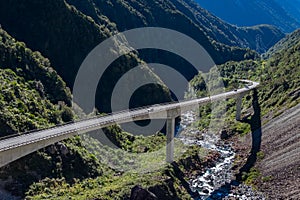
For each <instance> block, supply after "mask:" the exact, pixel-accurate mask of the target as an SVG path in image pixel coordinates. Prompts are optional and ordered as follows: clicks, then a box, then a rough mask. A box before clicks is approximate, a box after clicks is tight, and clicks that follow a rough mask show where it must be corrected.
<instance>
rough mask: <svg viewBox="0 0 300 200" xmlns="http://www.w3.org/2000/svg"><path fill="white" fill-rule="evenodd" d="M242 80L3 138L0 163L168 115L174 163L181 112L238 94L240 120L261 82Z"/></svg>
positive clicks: (168, 148) (169, 147)
mask: <svg viewBox="0 0 300 200" xmlns="http://www.w3.org/2000/svg"><path fill="white" fill-rule="evenodd" d="M241 81H242V82H245V84H246V85H245V87H244V88H241V89H237V90H234V91H230V92H225V93H221V94H217V95H214V96H210V97H205V98H200V99H193V100H187V101H182V102H176V103H169V104H157V105H153V106H148V107H144V108H138V109H134V110H125V111H121V112H117V113H112V114H111V115H107V116H98V117H94V118H91V119H85V120H82V121H78V122H73V123H70V124H65V125H61V126H56V127H52V128H49V129H44V130H37V131H35V132H31V133H28V134H23V135H19V136H15V137H11V138H7V139H3V140H0V167H3V166H5V165H7V164H9V163H11V162H13V161H15V160H17V159H19V158H21V157H23V156H26V155H28V154H30V153H32V152H35V151H37V150H39V149H42V148H44V147H47V146H49V145H51V144H54V143H56V142H59V141H62V140H64V139H67V138H70V137H72V136H74V135H78V134H83V133H87V132H89V131H93V130H97V129H101V128H104V127H107V126H110V125H113V124H116V123H117V124H122V123H127V122H132V121H139V120H146V119H167V126H166V127H167V146H166V161H167V162H169V163H171V162H173V159H174V157H173V155H174V140H173V139H174V132H175V118H176V117H179V116H180V115H181V113H184V112H186V111H189V110H194V109H197V108H199V106H201V105H205V104H208V103H212V102H217V101H220V100H224V99H229V98H236V119H237V120H240V117H241V107H242V97H243V96H244V95H245V94H247V93H249V92H250V91H251V90H253V89H255V88H257V87H258V86H259V83H257V82H252V81H248V80H241Z"/></svg>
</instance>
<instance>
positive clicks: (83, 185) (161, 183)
mask: <svg viewBox="0 0 300 200" xmlns="http://www.w3.org/2000/svg"><path fill="white" fill-rule="evenodd" d="M208 154H211V153H209V152H204V151H203V150H199V148H198V147H197V148H195V147H190V148H189V149H188V151H187V152H186V153H185V154H184V155H182V157H181V158H180V159H178V160H177V161H176V163H175V164H174V165H168V166H165V167H162V168H160V169H159V170H156V171H154V172H151V173H143V174H140V173H132V172H125V173H122V174H118V173H112V171H111V170H110V171H109V170H108V171H109V172H110V173H107V172H106V173H105V174H104V175H102V176H99V177H97V178H95V179H86V180H84V181H81V182H79V181H75V184H74V185H70V184H68V183H67V182H66V181H65V180H64V179H49V178H46V179H44V180H42V181H40V182H38V183H35V184H33V185H32V186H31V187H30V190H29V191H28V192H27V193H26V194H27V195H26V199H44V198H47V199H66V198H68V199H76V200H77V199H96V198H100V199H103V200H104V199H107V200H108V199H111V198H112V197H114V199H127V198H129V197H130V190H131V188H132V187H134V186H135V185H136V184H137V183H138V184H139V185H141V186H142V187H144V188H148V189H149V191H151V192H153V193H154V194H156V196H157V197H158V198H160V199H167V200H168V199H170V200H171V199H177V198H180V199H189V198H190V196H189V194H188V192H187V189H186V188H184V186H183V185H182V184H183V183H182V181H183V180H182V176H181V175H180V174H185V173H187V172H192V171H194V170H196V169H200V166H205V165H207V164H208V162H211V161H207V160H206V159H205V157H206V156H207V155H208ZM211 155H213V154H211ZM185 181H186V180H185Z"/></svg>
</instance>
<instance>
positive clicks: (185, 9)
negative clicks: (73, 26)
mask: <svg viewBox="0 0 300 200" xmlns="http://www.w3.org/2000/svg"><path fill="white" fill-rule="evenodd" d="M85 1H86V4H83V3H82V2H83V1H78V0H68V2H69V3H70V4H72V5H75V6H76V8H77V9H79V10H81V11H82V12H84V13H85V14H87V15H89V14H91V13H92V11H91V9H92V8H94V7H93V5H95V6H96V10H97V11H98V12H99V13H103V14H104V15H106V16H108V17H109V19H111V20H112V21H113V22H115V23H116V25H117V27H118V29H119V30H121V31H122V30H127V29H131V28H136V27H144V26H160V27H167V28H171V29H175V30H178V31H180V32H183V33H185V34H187V35H189V36H191V37H192V38H194V39H195V40H197V41H198V42H200V43H201V44H202V45H203V46H204V47H206V48H207V50H208V51H209V52H210V53H211V54H212V55H213V56H214V54H215V53H213V52H212V51H211V47H210V46H211V45H209V42H207V38H206V37H209V38H210V40H215V41H217V42H219V43H223V44H226V45H229V46H238V47H242V48H251V49H254V50H257V51H259V52H264V51H266V50H267V49H268V48H270V47H271V46H272V45H274V44H275V43H276V42H277V41H278V40H279V39H280V38H282V37H283V34H282V33H281V31H280V30H278V29H277V28H275V27H271V26H260V27H255V28H238V27H235V26H232V25H230V24H227V23H226V22H224V21H221V20H220V19H218V18H217V17H215V16H213V15H211V14H210V13H209V12H207V11H206V10H204V9H202V8H200V7H199V6H197V4H195V3H194V2H193V1H191V0H186V1H183V0H167V1H158V0H150V1H145V0H138V1H131V0H130V1H103V0H85ZM88 4H89V5H90V6H87V5H88ZM87 7H89V9H88V8H87ZM88 10H89V11H88ZM93 10H94V9H93ZM112 10H113V12H111V11H112ZM91 16H92V17H93V16H94V17H95V15H91ZM123 16H126V18H125V19H124V17H123ZM94 19H95V20H97V18H94ZM257 36H259V37H260V38H257ZM214 45H216V46H217V48H224V47H222V45H221V46H220V44H214ZM225 50H226V48H225ZM225 53H227V54H228V53H230V52H227V51H226V52H225ZM219 56H220V55H219ZM221 56H223V55H221ZM214 58H215V60H216V62H217V63H222V62H223V61H224V60H228V58H223V59H217V58H216V57H214Z"/></svg>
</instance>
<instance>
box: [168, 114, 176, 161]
mask: <svg viewBox="0 0 300 200" xmlns="http://www.w3.org/2000/svg"><path fill="white" fill-rule="evenodd" d="M174 134H175V117H173V118H168V119H167V154H166V161H167V162H168V163H172V162H173V161H174Z"/></svg>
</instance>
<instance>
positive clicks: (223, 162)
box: [179, 112, 265, 200]
mask: <svg viewBox="0 0 300 200" xmlns="http://www.w3.org/2000/svg"><path fill="white" fill-rule="evenodd" d="M195 120H196V115H195V113H193V112H188V113H186V114H184V115H183V116H182V119H181V128H179V131H181V133H180V136H179V138H180V139H181V140H182V141H183V142H184V143H186V144H197V145H199V146H202V147H204V148H207V149H210V150H214V151H217V152H219V153H220V155H221V156H220V158H219V160H218V162H217V163H216V165H215V166H214V167H211V168H208V169H207V170H206V171H205V172H204V173H203V174H199V175H198V177H197V178H195V179H192V180H190V187H191V190H192V191H193V192H198V194H199V195H198V196H197V197H196V198H195V199H197V200H204V199H208V200H209V199H245V200H246V199H265V198H264V196H263V195H262V194H261V193H259V192H257V191H255V190H253V189H252V188H251V187H250V186H247V185H244V184H242V183H240V182H238V181H235V180H234V177H233V171H232V166H233V162H234V158H235V152H234V149H233V148H232V143H230V142H227V141H223V140H221V139H220V136H219V135H216V134H213V133H209V132H207V133H201V132H200V131H199V130H197V129H196V128H194V127H193V126H191V124H192V123H193V122H194V121H195Z"/></svg>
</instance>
